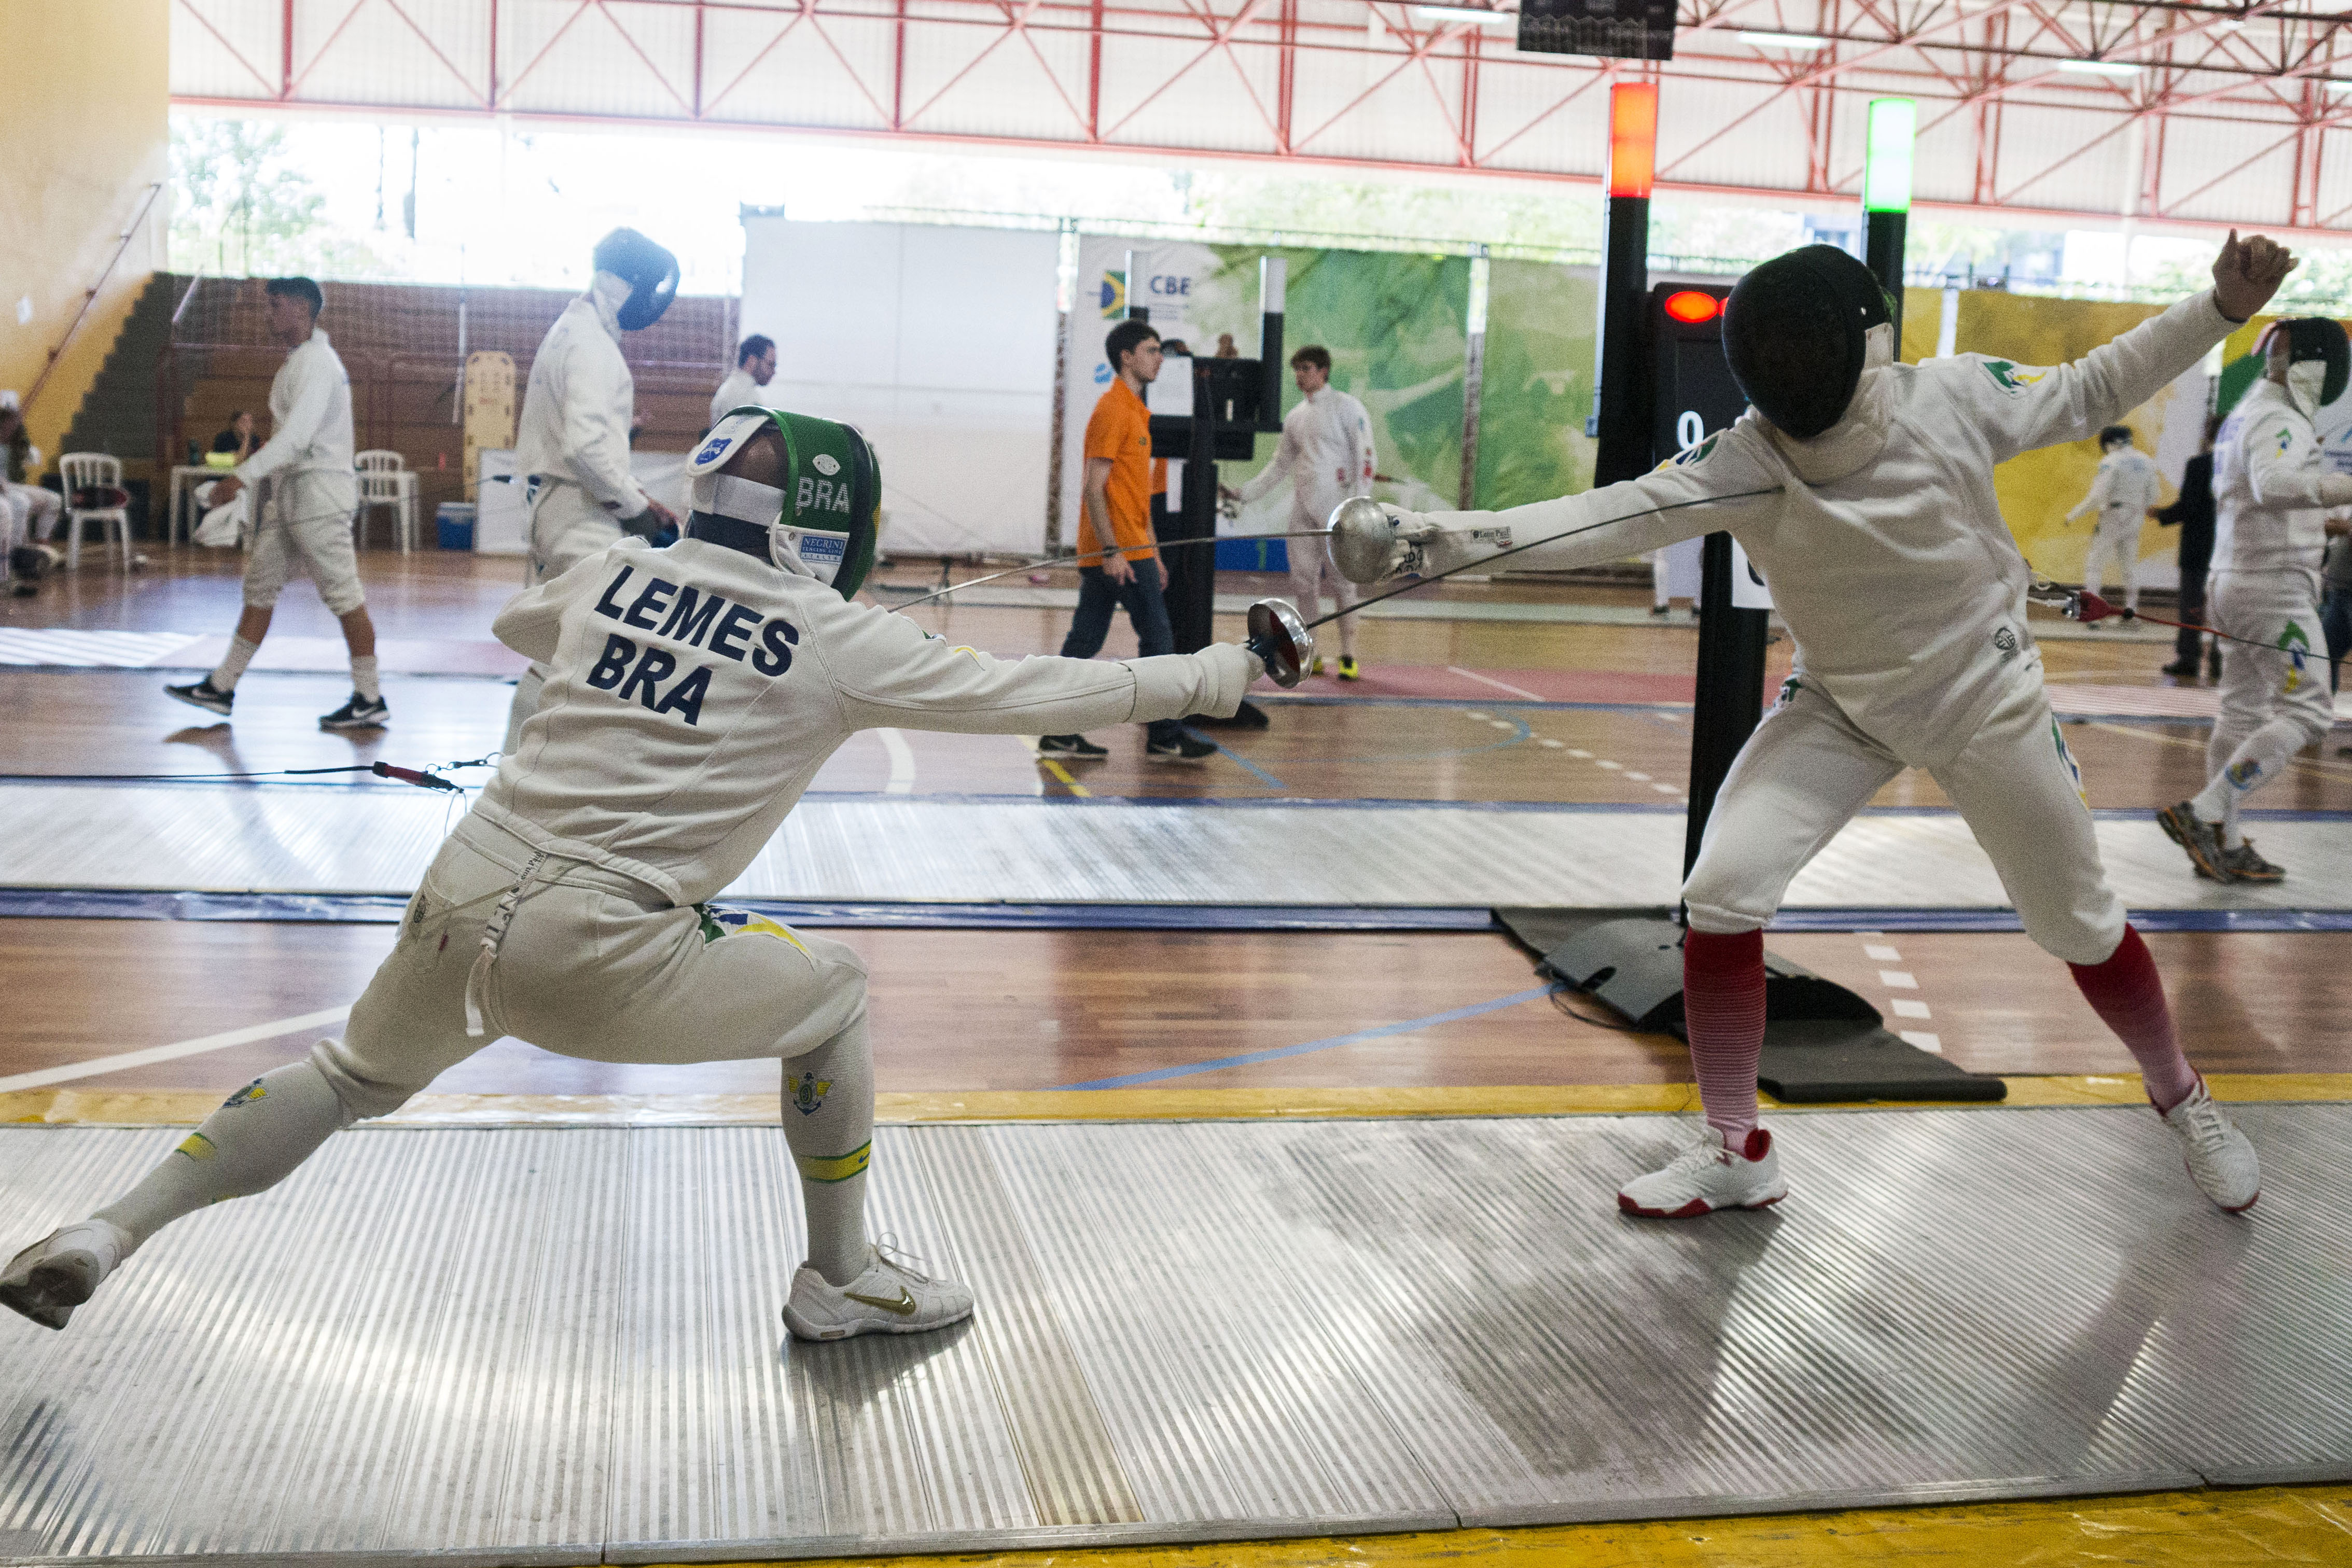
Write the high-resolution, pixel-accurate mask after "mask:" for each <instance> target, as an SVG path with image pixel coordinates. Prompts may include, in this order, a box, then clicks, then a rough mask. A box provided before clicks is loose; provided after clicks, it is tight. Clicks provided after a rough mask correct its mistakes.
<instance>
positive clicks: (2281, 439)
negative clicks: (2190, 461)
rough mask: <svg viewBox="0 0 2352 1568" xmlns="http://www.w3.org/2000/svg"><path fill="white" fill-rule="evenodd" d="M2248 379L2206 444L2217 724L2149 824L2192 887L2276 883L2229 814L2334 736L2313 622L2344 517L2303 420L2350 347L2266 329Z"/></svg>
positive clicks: (2302, 329)
mask: <svg viewBox="0 0 2352 1568" xmlns="http://www.w3.org/2000/svg"><path fill="white" fill-rule="evenodd" d="M2258 347H2259V350H2260V351H2261V352H2262V354H2263V375H2262V378H2261V379H2260V380H2258V381H2256V382H2254V383H2253V384H2252V386H2250V387H2248V388H2247V389H2246V394H2245V396H2244V397H2243V398H2242V399H2240V400H2239V402H2238V406H2237V407H2236V408H2234V409H2232V410H2231V412H2230V417H2229V418H2228V419H2227V420H2225V421H2223V422H2222V425H2221V434H2220V435H2218V436H2217V437H2215V438H2214V442H2213V505H2214V514H2215V520H2214V527H2213V566H2212V575H2211V577H2210V579H2209V582H2210V587H2209V588H2208V590H2207V594H2208V610H2207V617H2208V619H2209V620H2210V622H2211V624H2212V625H2213V626H2215V627H2216V628H2218V629H2219V630H2221V632H2225V633H2226V634H2228V635H2229V636H2231V638H2237V639H2242V641H2235V642H2232V643H2231V644H2230V651H2229V652H2228V653H2227V654H2225V655H2224V656H2223V658H2222V661H2221V716H2220V717H2219V718H2218V719H2216V720H2215V721H2214V725H2213V733H2212V734H2211V735H2210V736H2209V737H2206V741H2205V768H2206V772H2207V774H2208V776H2209V777H2208V778H2207V779H2206V782H2205V788H2204V789H2201V790H2200V791H2199V792H2198V793H2197V795H2196V796H2195V798H2193V799H2191V800H2183V801H2181V802H2180V803H2179V805H2177V806H2168V807H2166V808H2165V809H2164V810H2160V811H2158V813H2157V814H2156V820H2157V821H2158V823H2159V824H2161V825H2162V827H2163V829H2164V831H2165V832H2166V833H2168V834H2169V835H2170V836H2171V839H2172V841H2173V842H2174V843H2177V844H2179V846H2180V847H2181V848H2182V849H2183V850H2184V851H2186V852H2188V855H2189V863H2190V864H2191V865H2193V866H2194V867H2196V869H2197V873H2198V874H2199V875H2200V876H2204V877H2211V878H2213V879H2215V880H2217V881H2221V882H2279V881H2283V880H2284V878H2285V876H2286V872H2285V871H2284V868H2282V867H2280V866H2277V865H2274V864H2273V863H2272V862H2269V861H2267V860H2264V859H2263V857H2262V855H2261V854H2259V853H2258V852H2256V851H2255V849H2254V846H2253V844H2252V841H2250V840H2248V839H2247V837H2246V836H2245V832H2244V830H2243V829H2242V828H2241V827H2240V826H2239V822H2238V811H2239V808H2240V807H2241V806H2242V805H2243V804H2244V802H2245V800H2246V798H2247V797H2248V796H2249V795H2252V793H2253V792H2254V791H2255V790H2257V789H2262V788H2263V786H2265V785H2267V784H2268V783H2270V782H2271V780H2273V779H2276V778H2277V777H2278V776H2279V775H2280V774H2282V773H2284V772H2285V771H2286V768H2287V765H2288V764H2289V763H2290V762H2292V761H2293V760H2294V754H2295V753H2296V752H2298V751H2301V750H2302V749H2303V748H2304V747H2306V746H2309V745H2311V744H2313V743H2314V742H2315V741H2317V740H2319V739H2320V738H2321V737H2324V736H2326V734H2327V732H2328V730H2329V728H2330V727H2333V726H2334V725H2335V723H2336V699H2335V694H2334V693H2333V692H2331V691H2330V690H2329V689H2328V680H2327V671H2326V664H2325V662H2324V661H2325V659H2326V647H2325V642H2324V638H2323V636H2322V632H2321V625H2320V619H2319V591H2320V583H2319V568H2320V562H2321V560H2322V559H2323V558H2324V557H2325V556H2326V551H2327V517H2326V508H2328V507H2344V506H2352V475H2345V474H2336V473H2331V472H2330V471H2329V470H2328V468H2327V466H2326V459H2325V458H2324V457H2323V456H2322V455H2321V453H2320V449H2319V440H2318V437H2317V435H2316V434H2315V433H2314V430H2313V428H2312V420H2313V417H2314V416H2315V415H2316V414H2317V413H2318V412H2319V411H2320V409H2321V408H2322V407H2323V406H2325V405H2326V404H2328V403H2331V402H2335V401H2336V399H2337V398H2338V397H2340V396H2342V395H2343V392H2344V388H2345V383H2346V382H2347V379H2352V344H2347V341H2346V339H2345V335H2344V329H2343V327H2342V326H2341V325H2339V324H2338V323H2336V322H2335V321H2331V320H2328V319H2326V318H2323V317H2312V318H2306V319H2287V320H2281V321H2275V322H2273V323H2272V324H2271V326H2270V328H2269V329H2267V330H2266V331H2265V332H2264V333H2263V340H2262V342H2261V344H2260V345H2258Z"/></svg>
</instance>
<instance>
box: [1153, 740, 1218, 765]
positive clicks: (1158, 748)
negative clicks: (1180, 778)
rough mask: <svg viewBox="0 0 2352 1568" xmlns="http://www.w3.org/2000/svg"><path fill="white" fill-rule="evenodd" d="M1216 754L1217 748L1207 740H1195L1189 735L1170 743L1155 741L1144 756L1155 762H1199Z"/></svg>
mask: <svg viewBox="0 0 2352 1568" xmlns="http://www.w3.org/2000/svg"><path fill="white" fill-rule="evenodd" d="M1216 754H1217V748H1216V747H1213V746H1212V745H1210V744H1209V743H1208V742H1207V741H1205V740H1195V739H1194V738H1193V737H1191V736H1189V735H1180V736H1178V737H1176V738H1175V739H1173V740H1168V741H1160V740H1155V741H1153V742H1152V743H1151V744H1150V745H1149V746H1147V747H1144V748H1143V755H1144V756H1146V757H1148V758H1150V759H1151V760H1152V761H1154V762H1198V761H1200V760H1201V759H1202V758H1208V757H1214V756H1215V755H1216Z"/></svg>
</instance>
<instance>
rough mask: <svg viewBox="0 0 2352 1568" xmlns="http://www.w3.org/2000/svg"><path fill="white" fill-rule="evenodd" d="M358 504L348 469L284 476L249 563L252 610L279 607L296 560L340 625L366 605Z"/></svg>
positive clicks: (354, 481)
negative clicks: (355, 527)
mask: <svg viewBox="0 0 2352 1568" xmlns="http://www.w3.org/2000/svg"><path fill="white" fill-rule="evenodd" d="M359 504H360V491H359V480H358V479H357V478H356V477H355V476H353V475H352V473H351V471H350V470H349V469H343V470H341V471H338V470H334V469H326V470H320V471H310V470H304V471H298V472H295V473H290V474H281V475H280V476H278V484H277V486H276V488H275V490H274V491H273V492H272V494H271V496H270V498H269V505H268V507H265V508H263V511H264V514H265V515H264V516H263V517H262V518H261V524H260V527H259V528H257V529H256V530H255V532H254V536H253V553H252V554H251V555H250V556H248V557H247V558H246V562H245V602H246V605H247V608H248V609H253V610H268V609H270V608H272V607H273V606H275V605H276V604H277V602H278V594H279V593H280V592H282V591H284V590H285V587H286V580H287V579H288V578H289V577H290V576H291V575H292V574H293V570H294V562H295V560H296V559H297V558H299V559H300V560H301V562H302V564H303V566H304V567H305V568H306V569H307V570H309V572H310V580H311V581H312V582H314V583H316V584H318V588H319V597H320V599H322V600H324V601H326V605H327V608H328V610H329V611H330V612H332V613H333V614H334V615H335V617H336V618H337V619H338V620H340V619H341V618H342V617H343V616H346V615H349V614H350V613H351V612H352V611H354V610H357V609H358V608H359V607H360V606H361V605H362V604H365V603H366V602H367V594H366V592H365V591H363V590H362V588H361V587H360V563H359V555H358V552H357V551H356V550H355V549H353V547H352V514H353V513H354V512H356V511H357V510H358V509H359Z"/></svg>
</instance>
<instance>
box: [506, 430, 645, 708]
mask: <svg viewBox="0 0 2352 1568" xmlns="http://www.w3.org/2000/svg"><path fill="white" fill-rule="evenodd" d="M528 537H529V540H530V580H529V581H528V582H526V583H525V584H524V586H525V587H528V588H537V587H538V586H539V585H540V584H541V583H542V582H545V581H547V580H549V579H550V578H554V577H562V575H563V574H564V573H565V572H567V571H570V570H572V568H573V567H575V566H578V565H579V564H580V563H581V562H582V561H583V560H586V559H588V558H589V557H590V556H593V555H602V554H604V551H606V550H608V549H612V548H613V546H614V545H615V544H618V543H619V542H620V539H621V525H620V524H619V523H618V522H616V521H614V517H613V514H612V513H610V512H608V511H606V510H605V509H604V507H602V506H600V505H598V504H597V501H596V499H595V497H592V496H591V495H589V494H588V492H587V491H585V490H583V489H582V488H581V487H580V486H577V485H575V484H572V482H571V481H570V480H568V479H549V478H547V477H545V476H539V475H534V476H532V477H531V479H530V533H529V536H528ZM546 684H547V670H546V668H545V667H544V666H543V665H540V664H533V665H531V666H530V669H528V670H526V671H524V672H523V674H522V678H521V679H520V680H519V681H517V682H516V683H515V695H514V701H513V702H511V703H509V705H508V706H507V737H506V741H505V743H504V745H503V746H502V747H501V749H502V750H505V751H507V752H509V753H512V752H513V751H515V750H516V749H517V748H518V747H520V746H521V744H522V722H523V720H525V719H527V718H529V717H530V716H531V715H532V714H533V713H535V712H537V711H538V708H539V691H540V688H541V686H543V685H546Z"/></svg>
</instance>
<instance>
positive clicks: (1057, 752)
mask: <svg viewBox="0 0 2352 1568" xmlns="http://www.w3.org/2000/svg"><path fill="white" fill-rule="evenodd" d="M1037 755H1038V756H1040V757H1082V758H1087V759H1089V760H1091V759H1093V758H1097V757H1108V756H1109V755H1110V747H1108V746H1097V745H1096V744H1095V743H1094V742H1093V741H1091V740H1088V739H1087V737H1085V736H1083V735H1041V736H1039V737H1037Z"/></svg>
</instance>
